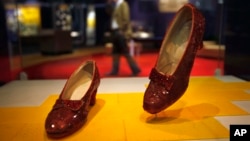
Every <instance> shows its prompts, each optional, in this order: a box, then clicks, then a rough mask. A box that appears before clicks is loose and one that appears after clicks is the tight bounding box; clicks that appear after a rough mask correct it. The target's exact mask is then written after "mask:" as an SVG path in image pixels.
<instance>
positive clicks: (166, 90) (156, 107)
mask: <svg viewBox="0 0 250 141" xmlns="http://www.w3.org/2000/svg"><path fill="white" fill-rule="evenodd" d="M204 25H205V19H204V17H203V16H202V14H201V13H200V12H199V11H198V10H197V9H196V8H195V7H194V6H193V5H191V4H186V5H184V6H183V7H182V8H181V9H180V10H179V11H178V12H177V13H176V15H175V17H174V18H173V20H172V22H171V24H170V26H169V27H168V30H167V32H166V34H165V37H164V40H163V42H162V45H161V49H160V52H159V56H158V58H157V62H156V64H155V66H154V68H152V71H151V73H150V75H149V79H150V83H149V85H148V87H147V89H146V91H145V94H144V99H143V108H144V110H145V111H147V112H149V113H151V114H156V113H158V112H160V111H163V110H164V109H166V108H167V107H169V106H171V105H172V104H173V103H175V102H176V101H177V100H178V99H179V98H180V97H181V96H182V95H183V94H184V92H185V91H186V89H187V87H188V83H189V77H190V72H191V69H192V67H193V63H194V59H195V56H196V52H197V50H198V49H200V48H202V47H203V41H202V39H203V34H204Z"/></svg>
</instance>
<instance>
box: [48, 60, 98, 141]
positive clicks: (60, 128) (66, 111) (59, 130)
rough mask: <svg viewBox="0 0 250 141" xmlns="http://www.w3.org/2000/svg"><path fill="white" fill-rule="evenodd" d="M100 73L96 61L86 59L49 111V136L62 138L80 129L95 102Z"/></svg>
mask: <svg viewBox="0 0 250 141" xmlns="http://www.w3.org/2000/svg"><path fill="white" fill-rule="evenodd" d="M99 84H100V75H99V71H98V68H97V66H96V63H95V62H94V61H86V62H85V63H83V64H82V65H81V66H80V67H79V68H78V69H77V70H75V71H74V72H73V74H72V75H71V76H70V78H69V79H68V80H67V82H66V84H65V86H64V88H63V90H62V92H61V94H60V96H59V98H58V99H57V100H56V102H55V104H54V106H53V108H52V110H51V111H50V112H49V114H48V116H47V118H46V121H45V129H46V132H47V135H48V137H51V138H62V137H65V136H68V135H70V134H72V133H74V132H75V131H77V130H78V129H80V128H81V127H82V126H83V125H84V123H85V121H86V119H87V115H88V112H89V106H92V105H94V104H95V100H96V92H97V88H98V86H99Z"/></svg>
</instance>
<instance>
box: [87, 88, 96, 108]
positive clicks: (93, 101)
mask: <svg viewBox="0 0 250 141" xmlns="http://www.w3.org/2000/svg"><path fill="white" fill-rule="evenodd" d="M96 92H97V89H96V90H94V91H93V93H92V95H91V99H90V103H89V105H90V106H93V105H95V102H96Z"/></svg>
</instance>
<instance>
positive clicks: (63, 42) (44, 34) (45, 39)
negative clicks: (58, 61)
mask: <svg viewBox="0 0 250 141" xmlns="http://www.w3.org/2000/svg"><path fill="white" fill-rule="evenodd" d="M39 41H40V48H41V53H42V54H44V55H56V54H63V53H70V52H72V39H71V37H70V31H62V30H42V31H41V32H40V40H39Z"/></svg>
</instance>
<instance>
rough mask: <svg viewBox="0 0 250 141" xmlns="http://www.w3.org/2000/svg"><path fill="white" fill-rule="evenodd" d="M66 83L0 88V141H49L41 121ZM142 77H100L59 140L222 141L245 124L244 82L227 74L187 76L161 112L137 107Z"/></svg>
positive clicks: (249, 96) (247, 87) (247, 97)
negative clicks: (87, 106)
mask: <svg viewBox="0 0 250 141" xmlns="http://www.w3.org/2000/svg"><path fill="white" fill-rule="evenodd" d="M65 82H66V80H28V81H13V82H10V83H8V84H6V85H4V86H3V87H0V113H1V116H0V140H3V141H5V140H18V141H19V140H25V141H34V140H51V139H49V138H48V137H47V136H46V133H45V129H44V121H45V118H46V116H47V114H48V112H49V111H50V110H51V108H52V106H53V104H54V102H55V100H56V99H57V97H58V94H60V92H61V90H62V88H63V86H64V84H65ZM148 82H149V80H148V78H133V77H131V78H102V80H101V85H100V87H99V89H98V94H97V102H96V104H95V105H94V106H93V107H92V108H91V110H90V113H89V115H88V120H87V122H86V124H85V125H84V126H83V128H81V129H80V130H79V131H77V132H76V133H75V134H73V135H71V136H69V137H66V138H63V139H62V140H74V141H75V140H76V141H77V140H85V141H89V140H90V141H100V140H108V141H148V140H151V141H157V140H165V141H166V140H171V141H175V140H176V141H177V140H178V141H180V140H185V141H191V140H192V141H194V140H195V141H198V140H201V141H213V140H216V141H228V140H229V125H230V124H250V120H249V119H250V82H247V81H243V80H241V79H238V78H236V77H233V76H220V77H191V78H190V83H189V87H188V89H187V91H186V93H185V94H184V95H183V97H181V99H179V101H177V102H176V103H175V104H174V105H172V106H171V107H169V108H168V109H166V110H165V111H163V112H161V113H159V114H157V115H151V114H148V113H147V112H145V111H144V110H143V108H142V100H143V94H144V93H143V92H144V91H145V89H146V86H147V84H148Z"/></svg>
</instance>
